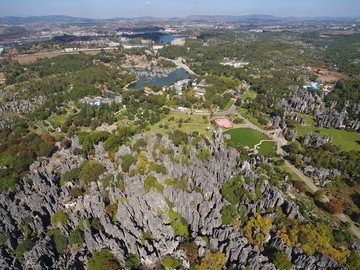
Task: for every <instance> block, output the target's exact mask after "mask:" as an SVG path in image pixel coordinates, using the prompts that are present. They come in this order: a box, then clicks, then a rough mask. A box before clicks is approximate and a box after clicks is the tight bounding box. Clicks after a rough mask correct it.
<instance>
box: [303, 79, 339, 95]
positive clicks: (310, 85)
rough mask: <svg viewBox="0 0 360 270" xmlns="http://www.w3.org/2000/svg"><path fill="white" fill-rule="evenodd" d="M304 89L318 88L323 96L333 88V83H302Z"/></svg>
mask: <svg viewBox="0 0 360 270" xmlns="http://www.w3.org/2000/svg"><path fill="white" fill-rule="evenodd" d="M304 89H313V90H319V91H321V92H322V94H323V95H324V96H326V95H328V94H329V93H330V92H331V91H332V90H333V89H334V86H333V85H324V84H322V83H317V82H310V83H308V84H307V85H304Z"/></svg>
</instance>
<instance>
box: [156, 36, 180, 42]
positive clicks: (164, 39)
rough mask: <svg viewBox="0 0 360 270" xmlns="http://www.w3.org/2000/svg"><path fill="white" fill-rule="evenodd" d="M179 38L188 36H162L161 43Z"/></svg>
mask: <svg viewBox="0 0 360 270" xmlns="http://www.w3.org/2000/svg"><path fill="white" fill-rule="evenodd" d="M177 38H187V37H185V36H160V37H159V43H169V42H171V41H173V40H174V39H177Z"/></svg>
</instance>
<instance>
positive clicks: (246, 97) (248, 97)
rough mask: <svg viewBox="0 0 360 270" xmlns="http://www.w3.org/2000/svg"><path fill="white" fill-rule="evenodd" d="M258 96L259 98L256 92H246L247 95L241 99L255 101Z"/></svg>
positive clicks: (243, 95)
mask: <svg viewBox="0 0 360 270" xmlns="http://www.w3.org/2000/svg"><path fill="white" fill-rule="evenodd" d="M256 96H257V93H256V92H254V91H249V92H246V93H244V94H242V95H241V99H243V100H246V99H251V100H253V99H255V98H256Z"/></svg>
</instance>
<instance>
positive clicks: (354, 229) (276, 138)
mask: <svg viewBox="0 0 360 270" xmlns="http://www.w3.org/2000/svg"><path fill="white" fill-rule="evenodd" d="M225 114H235V115H237V116H238V117H239V118H241V119H243V120H244V122H245V124H242V126H246V127H250V128H252V129H254V130H256V131H259V132H261V133H263V134H265V135H267V136H269V137H271V138H273V139H274V141H276V142H277V150H276V153H277V154H280V155H282V156H283V155H284V151H283V150H282V146H283V145H286V144H287V141H286V140H285V139H284V138H280V137H279V136H277V135H276V133H277V131H276V130H275V131H274V130H273V131H267V130H263V129H261V128H259V127H257V126H255V125H254V124H253V123H251V122H250V121H249V120H248V119H247V118H245V117H244V116H242V115H241V114H240V113H239V112H238V111H237V110H236V107H235V106H234V105H233V106H231V108H230V109H229V110H228V111H225V112H219V113H215V115H225ZM273 133H274V134H273ZM261 142H262V141H261ZM261 142H260V144H261ZM256 146H257V145H256ZM256 146H254V147H256ZM285 165H286V166H287V167H288V168H289V169H290V170H292V171H293V172H294V173H295V174H296V175H297V176H298V177H299V178H300V179H301V180H302V181H303V182H304V183H305V184H306V185H307V186H308V187H309V188H310V189H311V190H312V191H313V192H314V193H315V192H316V191H318V190H319V189H318V188H317V187H316V186H315V184H314V183H313V182H312V181H311V180H310V179H309V178H308V177H306V176H305V175H304V174H303V173H302V172H301V171H300V170H299V169H297V168H296V167H295V166H294V165H292V164H291V163H290V162H289V161H287V160H285ZM322 201H323V202H324V203H326V202H328V201H329V198H328V197H326V196H324V197H323V200H322ZM335 216H337V217H338V218H339V219H340V220H341V221H342V222H348V223H350V228H349V230H350V232H351V233H352V234H353V235H355V236H356V237H357V238H358V239H360V229H359V228H358V227H356V226H355V224H354V223H353V222H352V220H351V219H350V218H349V217H348V216H346V215H344V214H336V215H335Z"/></svg>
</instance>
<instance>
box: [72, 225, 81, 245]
mask: <svg viewBox="0 0 360 270" xmlns="http://www.w3.org/2000/svg"><path fill="white" fill-rule="evenodd" d="M69 243H70V244H71V245H81V244H82V243H84V236H83V232H82V231H81V230H80V229H78V228H77V229H75V230H73V231H72V232H71V233H70V235H69Z"/></svg>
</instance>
